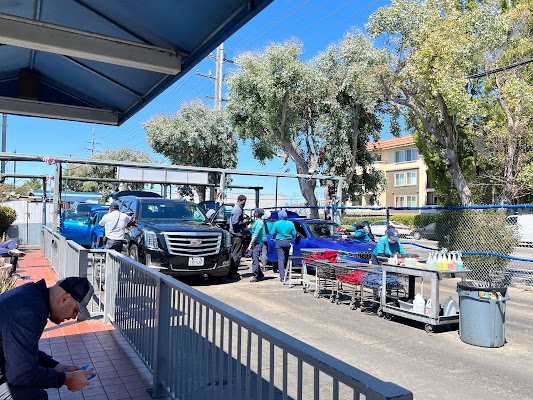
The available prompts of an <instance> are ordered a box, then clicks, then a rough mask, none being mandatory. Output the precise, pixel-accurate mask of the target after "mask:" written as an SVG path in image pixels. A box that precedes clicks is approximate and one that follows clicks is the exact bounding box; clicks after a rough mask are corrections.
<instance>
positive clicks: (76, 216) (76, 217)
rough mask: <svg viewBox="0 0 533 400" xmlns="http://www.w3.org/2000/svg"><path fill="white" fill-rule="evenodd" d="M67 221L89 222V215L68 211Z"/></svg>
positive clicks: (66, 214)
mask: <svg viewBox="0 0 533 400" xmlns="http://www.w3.org/2000/svg"><path fill="white" fill-rule="evenodd" d="M65 221H87V214H82V213H75V212H73V211H67V212H66V213H65Z"/></svg>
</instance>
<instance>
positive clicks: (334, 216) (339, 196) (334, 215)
mask: <svg viewBox="0 0 533 400" xmlns="http://www.w3.org/2000/svg"><path fill="white" fill-rule="evenodd" d="M337 204H338V206H339V208H338V209H337V210H336V211H334V210H333V205H332V209H331V218H332V219H333V220H334V221H335V220H336V222H337V223H338V224H340V223H341V213H342V209H341V208H340V207H342V205H343V201H342V178H338V180H337Z"/></svg>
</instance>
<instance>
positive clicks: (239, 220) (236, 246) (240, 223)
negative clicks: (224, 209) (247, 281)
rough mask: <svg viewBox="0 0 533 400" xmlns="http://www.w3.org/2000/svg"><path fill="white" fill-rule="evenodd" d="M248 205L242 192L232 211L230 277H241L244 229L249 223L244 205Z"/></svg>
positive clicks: (230, 225) (230, 224)
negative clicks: (245, 216)
mask: <svg viewBox="0 0 533 400" xmlns="http://www.w3.org/2000/svg"><path fill="white" fill-rule="evenodd" d="M245 205H246V196H245V195H243V194H241V195H239V197H237V204H235V207H233V210H232V211H231V218H230V220H229V231H230V233H231V256H230V267H229V272H228V278H229V279H241V276H240V275H239V267H240V266H241V256H242V239H243V236H244V230H245V228H246V225H248V222H249V221H248V219H247V218H244V211H243V210H244V206H245Z"/></svg>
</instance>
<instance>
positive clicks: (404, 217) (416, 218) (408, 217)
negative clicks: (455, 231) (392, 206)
mask: <svg viewBox="0 0 533 400" xmlns="http://www.w3.org/2000/svg"><path fill="white" fill-rule="evenodd" d="M390 215H391V217H390V220H391V221H394V222H398V223H400V224H404V225H407V226H410V227H412V228H421V227H423V226H426V225H429V224H431V223H432V222H435V221H436V220H437V214H392V213H391V214H390ZM384 219H385V215H362V216H359V215H345V216H343V217H342V219H341V221H342V225H352V224H353V223H355V222H360V221H368V222H369V223H370V224H371V223H372V222H376V221H381V220H384Z"/></svg>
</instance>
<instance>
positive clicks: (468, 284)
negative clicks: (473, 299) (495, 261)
mask: <svg viewBox="0 0 533 400" xmlns="http://www.w3.org/2000/svg"><path fill="white" fill-rule="evenodd" d="M457 288H459V289H462V290H470V291H477V292H494V293H497V292H499V293H501V294H502V295H503V294H505V293H506V292H507V287H505V286H496V285H494V284H490V283H488V282H484V281H461V282H457Z"/></svg>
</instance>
